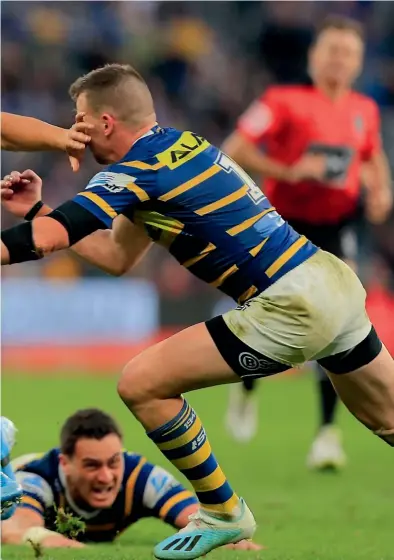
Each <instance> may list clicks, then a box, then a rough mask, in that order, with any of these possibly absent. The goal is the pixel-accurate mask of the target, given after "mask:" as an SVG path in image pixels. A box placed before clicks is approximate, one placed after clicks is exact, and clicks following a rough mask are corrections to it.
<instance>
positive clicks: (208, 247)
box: [74, 126, 317, 304]
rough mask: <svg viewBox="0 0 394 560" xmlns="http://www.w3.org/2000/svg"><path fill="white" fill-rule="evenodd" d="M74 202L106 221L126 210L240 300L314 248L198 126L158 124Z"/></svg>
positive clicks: (199, 272) (193, 269) (157, 239)
mask: <svg viewBox="0 0 394 560" xmlns="http://www.w3.org/2000/svg"><path fill="white" fill-rule="evenodd" d="M74 201H75V202H77V203H79V204H80V205H82V206H83V207H84V208H86V209H87V210H89V211H90V212H92V213H93V214H94V215H95V216H97V217H98V218H99V219H101V221H102V222H103V223H104V224H105V225H106V226H107V227H111V224H112V221H113V219H114V218H115V217H116V216H117V215H119V214H123V215H125V216H126V217H128V218H129V219H130V220H131V221H133V222H134V223H135V224H136V225H138V226H140V227H143V228H144V229H145V230H146V232H147V233H148V235H149V236H150V237H151V239H152V240H153V241H155V242H157V243H159V244H160V245H163V246H164V247H166V248H167V249H168V250H169V252H170V253H171V254H172V255H173V256H174V257H175V258H176V259H177V260H178V261H179V262H180V263H181V264H182V265H183V266H184V267H186V268H188V269H189V270H190V271H191V272H192V273H193V274H194V275H196V276H197V277H198V278H200V279H201V280H203V281H204V282H206V283H208V284H211V285H212V286H214V287H215V288H219V289H220V290H221V291H223V292H224V293H225V294H227V295H229V296H230V297H232V298H233V299H234V300H236V301H237V302H238V303H240V304H242V303H244V302H245V301H246V300H248V299H249V298H250V297H252V296H254V295H257V294H258V293H260V292H262V291H263V290H265V289H266V288H267V287H268V286H270V285H271V284H273V283H274V282H275V281H276V280H278V279H279V278H280V277H281V276H283V275H284V274H285V273H286V272H288V271H289V270H291V269H293V268H294V267H296V266H298V265H299V264H300V263H302V262H303V261H305V260H306V259H307V258H309V257H310V256H311V255H312V254H314V253H315V252H316V251H317V248H316V247H315V246H314V245H313V244H312V243H311V242H310V241H308V240H307V239H306V238H305V237H303V236H301V235H299V234H298V233H296V232H295V231H294V230H293V229H292V228H291V227H290V226H289V225H288V224H287V223H286V222H285V221H284V220H283V219H282V218H281V217H280V216H279V214H278V213H277V212H276V211H275V208H273V207H272V206H271V204H270V202H269V201H268V199H267V198H266V197H265V196H264V194H263V193H262V192H261V190H260V189H259V188H258V187H257V185H256V184H255V183H254V182H253V181H252V180H251V178H250V177H249V176H248V175H247V174H246V173H245V172H244V171H243V170H242V169H241V168H240V167H239V166H238V165H237V164H235V163H234V162H233V161H232V160H231V159H230V158H229V157H227V156H226V155H225V154H224V153H222V152H221V151H220V150H219V149H218V148H216V147H214V146H212V145H211V144H210V143H209V142H208V141H207V140H205V139H204V138H202V137H201V136H198V135H197V134H194V133H193V132H188V131H186V132H181V131H178V130H175V129H173V128H161V127H159V126H155V127H154V128H152V129H151V130H150V131H149V132H148V133H147V134H145V135H144V136H143V137H141V138H140V139H139V140H138V141H137V142H136V143H135V144H134V145H133V146H132V147H131V149H130V151H129V152H128V153H127V154H126V156H125V157H124V158H123V159H122V160H121V161H119V162H118V163H116V164H113V165H109V166H108V167H107V168H106V170H105V171H102V172H100V173H98V174H97V175H96V176H95V177H93V179H92V180H91V181H90V183H89V184H88V185H87V187H86V189H85V190H84V191H83V192H81V193H79V194H78V195H77V196H76V197H75V198H74Z"/></svg>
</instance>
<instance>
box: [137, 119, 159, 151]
mask: <svg viewBox="0 0 394 560" xmlns="http://www.w3.org/2000/svg"><path fill="white" fill-rule="evenodd" d="M159 130H160V126H159V125H158V123H155V124H154V126H152V128H150V129H149V130H148V131H147V132H145V133H143V134H142V135H141V136H139V137H138V138H137V140H134V142H133V144H132V147H133V146H135V145H136V144H137V142H139V141H140V140H142V139H143V138H147V136H152V134H156V133H157V132H159Z"/></svg>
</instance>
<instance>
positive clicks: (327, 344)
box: [1, 64, 394, 560]
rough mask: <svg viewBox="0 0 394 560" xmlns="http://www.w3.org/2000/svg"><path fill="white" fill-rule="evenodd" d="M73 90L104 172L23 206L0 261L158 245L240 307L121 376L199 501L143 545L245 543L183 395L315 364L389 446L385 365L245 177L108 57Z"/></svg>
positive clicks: (392, 404) (309, 252) (344, 288)
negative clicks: (159, 110)
mask: <svg viewBox="0 0 394 560" xmlns="http://www.w3.org/2000/svg"><path fill="white" fill-rule="evenodd" d="M71 94H72V97H73V99H74V100H75V102H76V105H77V110H78V111H79V112H84V113H85V114H86V116H85V120H86V122H87V123H89V124H92V125H93V126H94V128H93V129H92V130H91V131H90V136H91V142H90V144H89V147H90V149H91V150H92V153H93V154H94V156H95V158H96V160H97V161H99V162H100V163H103V164H107V165H108V166H107V168H106V169H105V170H104V171H102V172H100V173H98V174H97V175H95V176H94V177H93V178H92V180H91V181H90V183H89V184H88V185H87V187H86V189H85V190H84V191H82V192H80V193H79V194H78V195H77V196H76V197H75V198H74V199H73V200H72V201H68V202H65V203H64V204H62V205H61V206H60V207H58V208H57V209H56V210H54V211H51V210H50V209H49V208H47V207H46V206H45V205H43V204H35V205H34V209H32V211H31V213H30V217H31V218H34V219H33V220H32V221H28V222H26V223H24V224H20V225H18V226H15V227H13V228H10V229H9V230H6V231H3V232H2V245H1V260H2V264H12V263H15V262H24V261H28V260H36V259H38V258H42V257H43V256H45V255H47V254H50V253H52V252H53V251H56V250H61V249H65V248H67V247H69V246H71V245H75V247H76V248H77V250H78V251H79V252H80V254H82V255H84V256H85V258H87V259H88V260H89V261H90V262H94V263H95V264H96V265H97V266H100V267H103V268H104V269H106V270H111V269H112V270H113V271H114V272H115V273H117V272H119V271H122V270H127V268H128V267H130V266H131V265H132V264H133V263H134V262H135V261H136V259H138V258H140V257H141V256H142V255H143V254H144V253H145V252H146V251H147V250H148V249H149V247H150V245H151V243H152V241H155V242H157V243H159V244H161V245H163V246H164V247H166V248H167V249H168V250H169V251H170V253H171V254H172V255H174V257H175V258H177V260H178V261H179V262H180V263H181V264H182V265H183V266H185V267H186V268H188V269H189V270H190V271H191V272H192V273H194V274H195V275H196V276H198V277H199V278H201V279H202V280H203V281H205V282H207V283H209V284H210V285H212V286H213V287H215V288H218V289H220V290H221V291H223V292H224V293H226V294H227V295H229V296H230V297H232V298H233V299H234V300H235V301H238V303H239V307H238V308H237V309H236V310H234V311H231V312H229V313H227V314H224V315H223V316H219V317H217V318H215V319H213V320H210V321H207V323H201V324H198V325H194V326H192V327H190V328H188V329H186V330H184V331H182V332H180V333H178V334H176V335H175V336H173V337H170V338H169V339H167V340H164V341H162V342H160V343H159V344H157V345H155V346H152V347H151V348H149V349H147V350H145V351H144V352H142V353H141V354H140V355H138V356H136V357H135V358H133V359H132V360H131V361H130V362H129V363H128V364H127V365H126V366H125V368H124V370H123V373H122V376H121V379H120V380H119V384H118V392H119V394H120V396H121V398H122V400H123V401H124V402H125V403H126V405H127V406H128V408H129V409H130V411H131V412H132V413H133V414H134V415H135V417H136V418H137V419H138V420H139V421H140V422H141V424H142V425H143V426H144V428H145V429H146V431H147V434H148V436H149V437H150V438H151V439H152V441H153V442H154V443H155V444H156V445H157V446H158V448H159V449H160V450H161V451H162V452H163V454H164V455H165V456H166V457H167V458H168V459H169V460H170V461H171V462H172V463H173V465H174V466H175V467H176V468H177V469H179V470H180V471H181V472H182V473H183V474H184V475H185V476H186V477H187V478H188V479H189V480H190V482H191V484H192V486H193V488H194V490H195V492H196V495H197V497H198V499H199V502H200V504H199V506H200V507H199V510H198V512H197V513H196V514H193V515H191V516H190V518H189V519H190V522H189V524H188V525H187V527H185V528H184V529H182V530H181V531H180V532H179V533H177V534H176V535H174V536H171V537H169V538H168V539H165V540H164V541H163V542H161V543H159V544H158V545H157V546H156V547H155V550H154V553H155V555H156V557H157V558H169V559H174V560H175V559H178V558H182V559H192V558H197V557H199V556H202V555H204V554H206V553H207V552H209V551H210V550H212V549H214V548H217V547H219V546H222V545H223V544H227V543H235V542H238V541H240V540H242V539H244V538H250V537H251V536H252V535H253V533H254V531H255V520H254V518H253V515H252V513H251V512H250V510H249V508H248V507H247V506H246V504H245V502H244V500H243V499H242V498H239V497H238V496H237V494H236V493H235V492H234V491H233V489H232V488H231V486H230V484H229V482H228V481H227V479H226V477H225V475H224V473H223V471H222V470H221V468H220V466H219V465H218V463H217V461H216V458H215V456H214V455H213V453H212V450H211V446H210V444H209V441H208V438H207V435H206V433H205V430H204V428H203V426H202V424H201V421H200V419H199V418H198V416H197V415H196V413H195V411H194V410H193V408H192V407H191V406H190V405H189V404H188V402H187V401H186V399H185V398H184V396H183V393H186V392H188V391H192V390H195V389H201V388H203V387H210V386H214V385H219V384H225V383H234V382H237V381H239V379H240V378H245V377H263V376H267V375H272V374H274V373H278V372H280V371H285V370H287V369H289V368H291V367H292V366H297V367H298V366H301V365H302V364H304V362H306V361H308V360H312V359H317V360H319V361H320V363H321V364H322V365H323V366H324V367H325V368H326V369H327V370H328V371H329V372H330V373H329V375H330V377H331V379H332V382H333V383H334V385H335V387H336V389H337V391H338V393H339V395H340V396H341V398H342V400H343V401H344V402H345V404H346V405H347V406H348V408H349V409H350V410H351V412H352V413H353V414H354V415H355V416H357V418H358V419H359V420H360V421H361V422H362V423H364V424H365V425H366V426H367V427H368V428H369V429H370V430H372V431H373V432H374V433H376V434H377V435H379V436H380V437H381V438H382V439H384V440H385V441H386V442H387V443H389V444H390V445H394V363H393V360H392V358H391V356H390V355H389V354H388V352H387V350H386V349H385V347H384V346H383V345H382V343H381V342H380V340H379V338H378V337H377V334H376V332H375V330H374V328H373V327H372V325H371V323H370V321H369V318H368V316H367V314H366V311H365V291H364V289H363V287H362V285H361V283H360V281H359V280H358V278H357V276H356V275H355V274H354V273H353V271H352V270H351V269H350V268H349V267H348V266H347V265H345V264H344V263H343V262H341V261H340V260H339V259H337V258H336V257H335V256H333V255H331V254H330V253H326V252H324V251H322V250H319V249H318V248H317V247H316V246H315V245H313V244H312V243H311V242H310V241H308V239H307V238H306V237H304V236H302V235H299V234H298V233H297V232H296V231H295V230H293V229H292V228H291V227H290V226H289V225H288V224H287V223H286V222H285V221H284V220H283V219H282V218H281V217H280V216H279V215H278V214H277V212H276V211H275V209H274V208H273V207H272V206H271V204H270V202H269V201H268V199H267V198H266V197H265V196H264V195H263V193H262V192H261V190H260V189H259V188H258V187H257V186H256V185H255V184H254V183H253V181H252V180H251V179H250V177H249V176H248V175H247V174H246V173H245V172H244V171H243V170H242V169H241V168H240V167H239V166H237V165H236V164H234V162H233V161H232V160H231V159H230V158H228V157H227V156H226V155H225V154H223V153H222V152H221V151H220V150H218V149H217V148H216V147H214V146H212V145H211V144H209V142H208V141H207V140H205V139H204V138H202V137H201V136H199V135H197V134H194V133H192V132H181V131H178V130H175V129H173V128H161V127H160V126H159V125H158V124H157V123H156V115H155V109H154V104H153V100H152V98H151V95H150V92H149V89H148V88H147V86H146V84H145V82H144V81H143V79H142V78H141V76H140V75H139V74H138V73H137V72H136V71H135V70H134V69H132V68H131V67H129V66H122V65H116V64H114V65H108V66H106V67H104V68H100V69H97V70H94V71H92V72H90V73H89V74H87V75H86V76H83V77H82V78H80V79H78V80H77V81H76V82H75V83H74V84H73V86H72V87H71ZM22 176H24V178H25V179H28V180H29V181H30V186H31V188H32V189H34V188H35V189H36V191H37V193H38V196H39V195H40V192H39V191H40V189H41V180H40V179H39V177H37V175H35V174H34V173H33V172H31V171H29V172H26V173H24V174H23V175H20V174H18V173H13V174H12V176H11V177H8V178H7V179H8V180H9V181H10V183H11V184H12V185H15V184H16V185H18V184H19V183H20V178H21V177H22ZM22 190H23V189H22ZM11 204H12V199H11V201H8V207H9V209H10V210H11ZM11 211H12V210H11ZM34 214H35V217H34ZM43 214H47V215H43ZM111 227H112V229H111V230H110V229H106V228H111Z"/></svg>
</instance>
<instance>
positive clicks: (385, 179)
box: [363, 151, 392, 193]
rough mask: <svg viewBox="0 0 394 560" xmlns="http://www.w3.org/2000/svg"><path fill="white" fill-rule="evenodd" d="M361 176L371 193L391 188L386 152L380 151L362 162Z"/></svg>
mask: <svg viewBox="0 0 394 560" xmlns="http://www.w3.org/2000/svg"><path fill="white" fill-rule="evenodd" d="M363 178H364V181H365V186H366V188H367V189H368V191H370V192H371V193H373V192H376V191H380V190H384V191H385V190H387V191H390V190H391V181H392V178H391V170H390V165H389V162H388V159H387V156H386V154H385V153H384V152H383V151H382V152H379V153H378V154H376V155H374V156H373V158H372V159H371V160H369V161H368V162H366V163H365V164H364V174H363Z"/></svg>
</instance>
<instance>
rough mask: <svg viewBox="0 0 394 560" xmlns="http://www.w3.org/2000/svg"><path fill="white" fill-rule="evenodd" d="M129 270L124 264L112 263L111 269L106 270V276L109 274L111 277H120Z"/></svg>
mask: <svg viewBox="0 0 394 560" xmlns="http://www.w3.org/2000/svg"><path fill="white" fill-rule="evenodd" d="M128 270H129V268H128V267H127V266H126V264H125V263H123V262H119V263H114V265H112V266H111V267H109V268H108V269H107V272H108V274H110V275H111V276H116V277H118V278H119V277H120V276H123V275H124V274H126V272H127V271H128Z"/></svg>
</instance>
